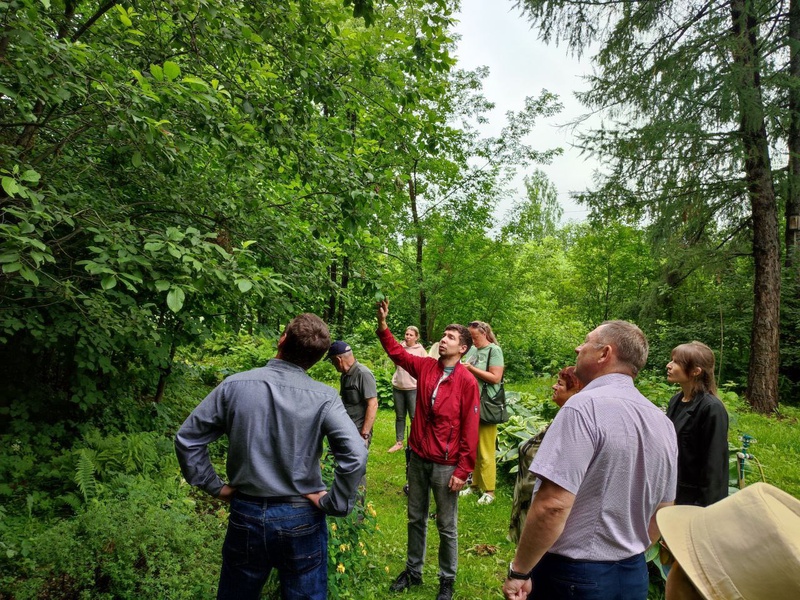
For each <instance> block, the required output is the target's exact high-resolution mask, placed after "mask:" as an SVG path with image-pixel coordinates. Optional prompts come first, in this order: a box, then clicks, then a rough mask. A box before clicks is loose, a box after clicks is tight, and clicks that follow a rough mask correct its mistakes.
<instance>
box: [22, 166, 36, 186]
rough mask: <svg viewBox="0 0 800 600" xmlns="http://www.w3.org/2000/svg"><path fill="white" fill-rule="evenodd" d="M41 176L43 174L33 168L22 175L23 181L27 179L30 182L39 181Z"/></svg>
mask: <svg viewBox="0 0 800 600" xmlns="http://www.w3.org/2000/svg"><path fill="white" fill-rule="evenodd" d="M40 178H41V175H39V173H37V172H36V171H34V170H33V169H28V170H27V171H25V172H24V173H23V174H22V177H20V179H22V181H27V182H29V183H39V179H40Z"/></svg>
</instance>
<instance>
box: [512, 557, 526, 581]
mask: <svg viewBox="0 0 800 600" xmlns="http://www.w3.org/2000/svg"><path fill="white" fill-rule="evenodd" d="M508 578H509V579H519V580H520V581H528V579H530V578H531V574H530V571H529V572H527V573H520V572H519V571H515V570H514V563H513V562H510V563H508Z"/></svg>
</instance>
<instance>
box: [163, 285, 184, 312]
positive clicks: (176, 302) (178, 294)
mask: <svg viewBox="0 0 800 600" xmlns="http://www.w3.org/2000/svg"><path fill="white" fill-rule="evenodd" d="M185 299H186V294H185V293H184V292H183V290H182V289H181V288H179V287H174V288H172V289H171V290H170V291H169V293H168V294H167V306H169V309H170V310H171V311H172V312H174V313H177V312H180V310H181V309H182V308H183V301H184V300H185Z"/></svg>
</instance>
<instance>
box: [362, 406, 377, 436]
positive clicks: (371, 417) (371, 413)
mask: <svg viewBox="0 0 800 600" xmlns="http://www.w3.org/2000/svg"><path fill="white" fill-rule="evenodd" d="M377 415H378V399H377V398H370V399H368V400H367V411H366V413H365V414H364V426H363V427H362V428H361V434H362V435H366V434H368V433H369V432H370V431H372V426H373V425H374V424H375V417H376V416H377Z"/></svg>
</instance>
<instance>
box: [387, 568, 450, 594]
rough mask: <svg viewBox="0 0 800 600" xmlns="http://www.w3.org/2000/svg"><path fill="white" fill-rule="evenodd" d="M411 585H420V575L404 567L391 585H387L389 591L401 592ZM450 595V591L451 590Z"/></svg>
mask: <svg viewBox="0 0 800 600" xmlns="http://www.w3.org/2000/svg"><path fill="white" fill-rule="evenodd" d="M412 585H422V575H416V574H414V573H413V572H412V571H409V570H408V569H406V570H405V571H403V572H402V573H400V575H398V576H397V579H395V580H394V582H393V583H392V585H390V586H389V591H390V592H402V591H403V590H407V589H408V588H410V587H411V586H412ZM451 596H452V592H451Z"/></svg>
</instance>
